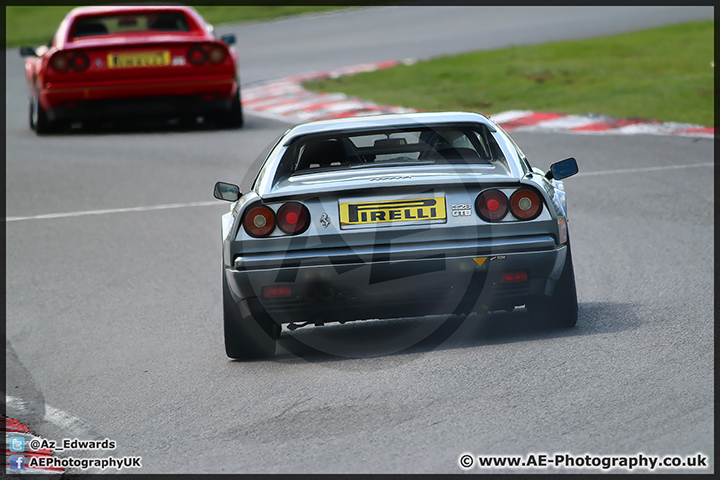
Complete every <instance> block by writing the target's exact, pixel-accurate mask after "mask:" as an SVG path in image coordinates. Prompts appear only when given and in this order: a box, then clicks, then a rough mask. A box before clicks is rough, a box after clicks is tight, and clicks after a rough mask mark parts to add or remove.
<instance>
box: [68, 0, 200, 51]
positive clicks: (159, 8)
mask: <svg viewBox="0 0 720 480" xmlns="http://www.w3.org/2000/svg"><path fill="white" fill-rule="evenodd" d="M150 12H182V13H184V14H185V15H186V16H187V17H189V18H190V19H191V20H192V21H194V23H196V24H197V27H198V30H197V31H198V32H203V33H207V32H206V27H207V26H208V23H207V22H206V21H205V20H204V19H203V18H202V16H201V15H200V14H199V13H198V12H197V11H196V10H195V9H194V8H192V7H189V6H187V5H182V4H173V3H168V4H156V5H102V6H87V7H75V8H73V9H72V10H70V11H69V12H68V13H67V14H66V15H65V18H63V20H62V22H60V26H59V27H58V30H57V32H56V36H55V38H56V42H57V43H56V45H57V46H58V47H59V48H65V47H66V45H69V44H70V43H71V42H72V41H73V39H68V33H69V29H70V25H71V24H72V23H73V22H74V21H75V19H76V18H79V17H89V16H103V15H112V14H124V13H127V14H141V13H150Z"/></svg>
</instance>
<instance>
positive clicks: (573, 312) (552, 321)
mask: <svg viewBox="0 0 720 480" xmlns="http://www.w3.org/2000/svg"><path fill="white" fill-rule="evenodd" d="M527 308H528V312H529V313H530V315H532V316H534V317H536V318H537V319H538V321H540V322H542V323H543V324H545V325H547V326H549V327H560V328H571V327H574V326H575V325H576V324H577V320H578V303H577V289H576V288H575V270H574V269H573V262H572V252H571V250H570V244H569V243H568V253H567V258H566V259H565V266H564V267H563V271H562V274H561V275H560V280H558V282H557V285H555V292H554V293H553V296H552V297H550V298H548V297H541V298H537V299H534V300H533V301H531V302H529V303H528V305H527Z"/></svg>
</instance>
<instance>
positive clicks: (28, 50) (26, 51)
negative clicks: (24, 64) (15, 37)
mask: <svg viewBox="0 0 720 480" xmlns="http://www.w3.org/2000/svg"><path fill="white" fill-rule="evenodd" d="M20 56H21V57H37V52H36V51H35V49H34V48H33V47H27V46H24V47H20Z"/></svg>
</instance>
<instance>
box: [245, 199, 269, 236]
mask: <svg viewBox="0 0 720 480" xmlns="http://www.w3.org/2000/svg"><path fill="white" fill-rule="evenodd" d="M243 226H244V227H245V231H246V232H247V233H248V235H250V236H251V237H267V236H268V235H270V234H271V233H272V231H273V230H274V229H275V213H274V212H273V211H272V210H271V209H270V208H268V207H266V206H265V205H260V206H257V207H253V208H251V209H250V210H249V211H248V212H247V213H246V214H245V220H244V221H243Z"/></svg>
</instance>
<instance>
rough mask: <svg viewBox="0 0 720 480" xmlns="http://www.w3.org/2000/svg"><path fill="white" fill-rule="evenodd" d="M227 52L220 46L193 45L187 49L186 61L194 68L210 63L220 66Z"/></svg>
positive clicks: (209, 44) (208, 44)
mask: <svg viewBox="0 0 720 480" xmlns="http://www.w3.org/2000/svg"><path fill="white" fill-rule="evenodd" d="M227 55H228V54H227V50H226V49H225V47H224V46H222V45H220V44H211V43H204V44H198V45H193V46H192V47H190V48H189V49H188V52H187V59H188V61H189V62H190V63H192V64H193V65H196V66H200V65H204V64H205V63H208V62H209V63H210V64H212V65H220V64H221V63H223V62H224V61H225V59H226V58H227Z"/></svg>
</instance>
